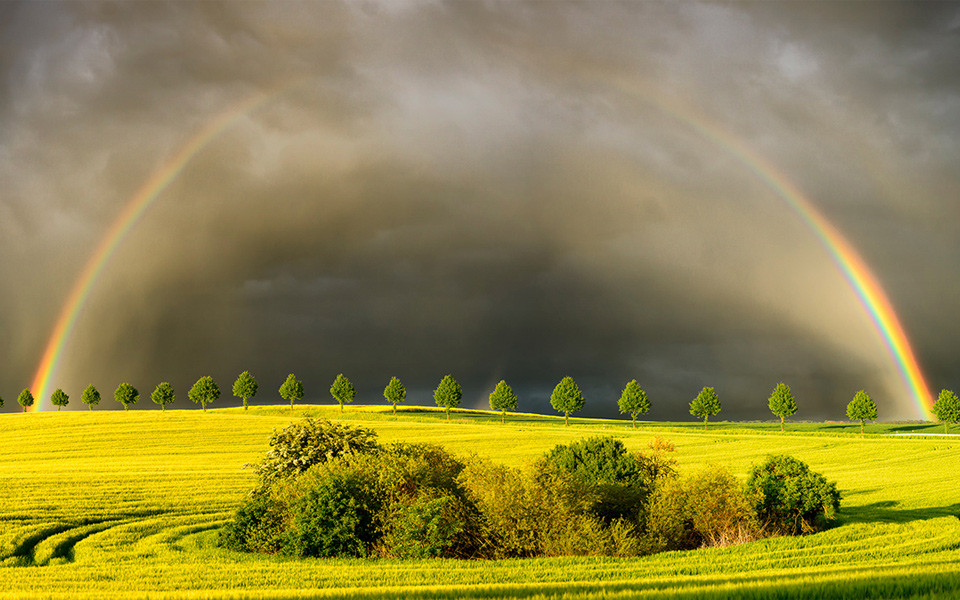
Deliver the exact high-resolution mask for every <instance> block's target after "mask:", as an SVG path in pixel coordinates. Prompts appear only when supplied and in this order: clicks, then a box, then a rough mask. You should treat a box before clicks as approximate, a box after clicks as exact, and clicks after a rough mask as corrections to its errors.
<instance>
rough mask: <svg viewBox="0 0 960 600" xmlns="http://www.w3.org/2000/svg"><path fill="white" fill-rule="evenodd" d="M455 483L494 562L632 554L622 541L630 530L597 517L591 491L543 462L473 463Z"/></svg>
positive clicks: (630, 542) (630, 543) (629, 543)
mask: <svg viewBox="0 0 960 600" xmlns="http://www.w3.org/2000/svg"><path fill="white" fill-rule="evenodd" d="M460 481H461V482H462V483H463V484H464V486H465V487H466V488H467V490H469V492H470V496H471V498H472V501H473V502H474V503H475V505H476V506H477V508H478V509H479V511H480V513H481V515H482V517H483V525H484V527H485V530H486V535H487V541H488V543H489V544H490V546H489V547H490V548H491V554H492V555H493V556H495V557H497V558H506V557H530V556H569V555H599V554H611V555H618V556H621V555H626V554H628V553H629V554H632V553H633V550H632V548H633V547H634V546H635V540H628V539H624V538H625V535H626V534H629V536H632V535H634V533H635V530H634V528H633V526H632V525H630V524H628V523H626V522H622V520H615V521H612V522H611V523H609V524H608V523H606V522H604V521H603V520H601V519H599V518H598V517H597V516H596V515H595V514H594V513H593V512H592V510H591V509H592V508H593V507H594V506H595V505H596V502H597V492H596V490H595V489H594V488H593V487H591V486H588V485H586V484H584V482H583V480H582V479H581V478H579V477H577V476H575V475H573V474H571V473H568V472H566V471H563V470H561V469H557V468H554V467H552V466H550V465H549V464H548V463H547V462H546V461H541V462H539V463H537V464H535V465H533V466H532V467H531V468H529V469H528V470H526V471H522V470H520V469H515V468H511V467H506V466H503V465H497V464H494V463H491V462H490V461H480V460H476V461H473V462H471V463H469V464H468V465H467V468H466V469H465V470H464V472H463V474H462V475H461V476H460ZM614 524H615V527H616V528H615V530H614V529H612V527H613V526H614ZM615 534H616V535H615ZM629 536H627V537H629Z"/></svg>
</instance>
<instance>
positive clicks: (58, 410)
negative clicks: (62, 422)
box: [57, 404, 63, 412]
mask: <svg viewBox="0 0 960 600" xmlns="http://www.w3.org/2000/svg"><path fill="white" fill-rule="evenodd" d="M61 408H63V407H62V406H60V405H59V404H58V405H57V412H60V409H61Z"/></svg>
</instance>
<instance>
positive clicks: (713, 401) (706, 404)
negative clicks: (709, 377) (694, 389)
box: [690, 387, 720, 431]
mask: <svg viewBox="0 0 960 600" xmlns="http://www.w3.org/2000/svg"><path fill="white" fill-rule="evenodd" d="M718 412H720V398H718V397H717V392H715V391H714V390H713V388H712V387H705V388H703V389H702V390H700V393H699V394H697V397H696V398H694V399H693V402H691V403H690V414H691V415H693V416H695V417H703V429H704V431H706V429H707V419H709V418H710V417H712V416H713V415H715V414H717V413H718Z"/></svg>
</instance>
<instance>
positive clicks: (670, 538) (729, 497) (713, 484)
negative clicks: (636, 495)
mask: <svg viewBox="0 0 960 600" xmlns="http://www.w3.org/2000/svg"><path fill="white" fill-rule="evenodd" d="M760 534H761V531H760V527H759V523H758V522H757V517H756V512H755V511H754V508H753V503H752V502H751V497H750V496H749V495H748V494H747V493H746V492H744V490H743V486H742V485H741V484H740V482H739V481H738V480H737V478H736V477H734V476H733V475H732V474H731V473H730V472H729V471H727V470H726V469H722V468H719V467H708V468H706V469H703V470H702V471H700V472H699V473H696V474H694V475H690V476H687V477H683V478H678V479H673V480H670V481H667V482H666V483H665V484H664V485H662V486H661V487H659V488H658V489H657V492H656V494H655V495H654V497H653V500H652V501H651V503H650V514H649V521H648V535H649V544H650V550H652V551H662V550H686V549H693V548H699V547H704V546H729V545H732V544H739V543H743V542H747V541H751V540H755V539H757V538H759V537H760Z"/></svg>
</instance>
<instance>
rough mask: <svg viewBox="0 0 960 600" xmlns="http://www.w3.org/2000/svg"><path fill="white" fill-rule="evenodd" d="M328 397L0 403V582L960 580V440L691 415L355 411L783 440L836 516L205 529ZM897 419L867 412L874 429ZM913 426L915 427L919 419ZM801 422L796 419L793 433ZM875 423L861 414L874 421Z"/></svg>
mask: <svg viewBox="0 0 960 600" xmlns="http://www.w3.org/2000/svg"><path fill="white" fill-rule="evenodd" d="M304 412H307V413H312V414H320V415H322V416H327V417H330V418H338V419H339V418H341V415H340V414H339V412H337V410H336V408H321V407H301V408H298V409H296V410H294V411H292V413H291V411H290V410H289V409H287V408H273V407H263V408H254V409H251V410H250V411H249V412H247V413H244V412H243V411H242V410H239V409H225V410H214V411H209V412H207V413H201V412H199V411H170V412H167V413H165V414H161V413H158V412H153V411H149V412H148V411H132V412H129V413H124V412H93V413H89V412H73V413H59V414H58V413H41V414H28V415H18V414H15V415H3V416H0V439H2V440H3V451H2V453H0V498H2V499H3V501H2V502H0V560H2V563H0V564H2V566H0V598H4V597H10V598H27V597H44V598H46V597H51V598H59V597H62V598H75V597H91V598H92V597H97V598H100V597H135V598H141V597H157V598H163V597H199V598H208V597H231V598H274V597H276V598H282V597H357V598H374V597H396V598H404V597H406V598H410V597H414V598H417V597H423V598H435V597H439V598H445V597H504V598H526V597H577V598H614V597H616V598H634V597H643V598H647V597H671V598H688V597H689V598H694V597H703V596H709V597H717V598H726V597H730V598H734V597H757V598H764V597H780V598H793V597H797V598H800V597H812V596H818V597H835V598H844V597H878V598H887V597H911V596H918V597H920V596H922V597H943V598H950V597H958V596H960V520H958V518H957V515H960V484H958V483H957V478H956V469H955V467H956V465H957V464H958V463H960V439H956V438H920V439H914V438H891V437H888V436H880V435H868V436H867V437H865V438H862V439H861V438H860V437H859V436H855V435H851V433H850V432H851V431H853V429H852V428H851V427H849V426H831V425H821V426H816V425H813V424H804V425H799V426H793V427H792V428H793V429H794V430H795V431H792V432H791V431H788V432H787V434H783V435H782V434H780V433H779V432H778V431H777V429H778V428H779V426H778V425H770V424H757V425H753V424H718V426H717V427H715V428H714V427H713V426H711V428H712V429H714V430H713V431H710V432H707V433H704V432H703V431H702V430H700V429H699V428H698V427H697V426H694V425H691V426H685V425H681V424H672V425H658V424H646V423H645V424H642V425H641V427H640V428H639V429H637V430H636V431H634V430H632V429H629V428H627V427H625V426H624V422H623V421H587V420H577V421H575V422H574V425H573V426H571V427H570V428H564V427H563V426H562V419H556V418H548V417H538V416H533V415H528V416H517V417H513V418H512V419H509V420H508V422H507V424H506V425H505V426H501V425H500V423H499V417H497V416H492V415H479V414H474V413H470V414H468V413H463V412H461V413H454V420H452V421H450V422H449V423H448V422H446V421H444V420H443V415H442V413H436V412H433V411H429V410H417V411H406V412H402V413H401V415H400V417H399V418H396V419H394V418H393V417H391V415H390V414H389V413H385V412H382V409H374V408H364V409H359V408H353V409H348V411H347V412H346V413H344V415H343V416H342V418H343V419H344V420H347V421H352V422H362V423H365V424H366V425H368V426H371V427H373V428H375V429H376V430H377V431H378V432H379V433H380V436H381V438H382V439H383V440H385V441H392V440H409V441H417V440H419V441H432V442H437V443H441V444H444V445H446V446H447V447H449V448H450V449H451V450H453V451H454V452H457V453H461V454H466V453H470V452H475V453H477V454H480V455H483V456H489V457H491V458H494V459H495V460H498V461H501V462H504V463H508V464H514V465H519V464H522V463H523V462H524V461H526V460H529V459H530V458H532V457H535V456H537V455H538V454H540V453H542V452H543V451H545V450H546V449H548V448H550V447H552V446H553V445H554V444H556V443H561V442H564V441H568V440H571V439H574V438H579V437H582V436H587V435H595V434H600V433H604V434H613V435H617V436H622V437H623V439H624V441H625V443H626V444H627V445H628V447H631V448H636V449H640V448H643V447H644V446H645V444H646V443H647V442H648V441H649V440H650V439H651V438H652V437H653V436H654V435H661V436H662V437H665V438H666V439H669V440H671V441H673V442H674V443H675V444H676V445H677V453H676V457H677V459H678V460H679V461H680V462H681V466H682V468H683V469H684V470H690V469H695V468H697V466H698V465H701V464H704V463H707V462H712V463H717V464H722V465H726V466H729V467H730V468H731V469H732V470H733V471H735V472H737V473H739V474H744V473H745V472H746V471H747V469H748V468H749V466H750V465H751V464H753V463H755V462H757V461H759V460H760V459H762V458H763V457H764V456H766V455H767V454H770V453H779V452H784V453H789V454H793V455H795V456H797V457H798V458H801V459H802V460H804V461H807V462H808V463H809V464H810V465H811V466H812V467H813V468H814V469H815V470H817V471H821V472H823V473H825V474H826V475H827V476H828V477H829V478H831V479H835V480H836V481H837V482H838V484H839V486H840V488H841V490H843V492H844V501H843V510H844V524H843V525H842V526H840V527H837V528H835V529H833V530H831V531H828V532H825V533H822V534H818V535H813V536H808V537H804V538H782V539H773V540H763V541H760V542H757V543H753V544H747V545H744V546H741V547H737V548H727V549H713V550H704V551H697V552H684V553H668V554H663V555H658V556H653V557H643V558H639V559H623V560H621V559H610V558H561V559H537V560H517V561H505V562H497V563H491V562H483V561H441V560H437V561H426V562H398V561H370V562H367V561H355V560H342V561H341V560H306V561H298V560H291V559H286V558H282V557H272V556H249V555H242V554H236V553H229V552H224V551H221V550H219V549H217V548H215V547H214V546H213V539H214V538H215V529H214V528H215V527H217V526H218V525H219V524H220V523H222V522H223V520H224V519H227V518H229V517H230V515H231V514H232V511H233V510H234V509H235V507H236V506H237V504H238V502H239V500H240V499H241V498H242V496H243V494H244V493H245V492H246V491H247V490H248V489H249V488H250V487H251V485H252V483H253V476H252V473H251V472H250V471H249V470H242V469H241V468H240V466H241V465H242V464H244V463H247V462H255V461H257V460H259V458H260V457H261V456H262V455H263V453H264V451H265V450H266V449H267V439H268V437H269V434H270V432H271V430H272V429H273V428H274V427H278V428H279V427H283V426H285V425H286V424H287V423H289V422H290V421H291V420H292V419H294V418H297V417H299V416H300V415H301V414H303V413H304ZM895 428H896V426H875V430H886V431H889V430H891V429H895ZM907 428H908V429H914V428H916V429H919V427H917V426H907ZM801 429H802V430H803V431H798V430H801ZM868 431H869V430H868Z"/></svg>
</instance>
